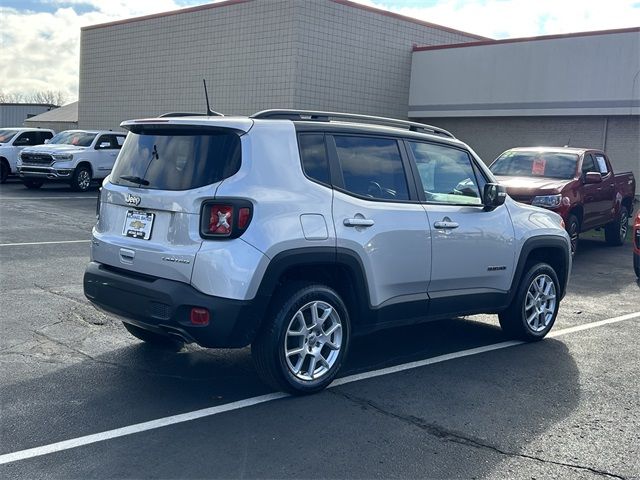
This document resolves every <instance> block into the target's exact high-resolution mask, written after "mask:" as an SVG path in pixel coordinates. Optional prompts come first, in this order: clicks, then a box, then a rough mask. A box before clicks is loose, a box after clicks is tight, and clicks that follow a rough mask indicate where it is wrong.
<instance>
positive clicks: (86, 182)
mask: <svg viewBox="0 0 640 480" xmlns="http://www.w3.org/2000/svg"><path fill="white" fill-rule="evenodd" d="M90 185H91V175H89V172H88V171H86V170H81V171H80V172H79V173H78V186H79V187H80V188H81V189H82V190H86V189H88V188H89V186H90Z"/></svg>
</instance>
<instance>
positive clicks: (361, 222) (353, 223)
mask: <svg viewBox="0 0 640 480" xmlns="http://www.w3.org/2000/svg"><path fill="white" fill-rule="evenodd" d="M342 223H344V226H345V227H370V226H371V225H373V224H374V223H375V222H374V221H373V220H370V219H368V218H345V219H344V222H342Z"/></svg>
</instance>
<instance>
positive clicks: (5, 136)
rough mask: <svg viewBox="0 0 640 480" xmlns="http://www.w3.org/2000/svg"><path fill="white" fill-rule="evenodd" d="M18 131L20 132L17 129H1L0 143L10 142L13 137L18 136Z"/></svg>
mask: <svg viewBox="0 0 640 480" xmlns="http://www.w3.org/2000/svg"><path fill="white" fill-rule="evenodd" d="M16 133H18V132H16V131H15V130H5V129H0V143H8V142H10V141H11V139H12V138H13V137H15V136H16Z"/></svg>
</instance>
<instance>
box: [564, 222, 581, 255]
mask: <svg viewBox="0 0 640 480" xmlns="http://www.w3.org/2000/svg"><path fill="white" fill-rule="evenodd" d="M567 233H568V234H569V237H570V239H571V255H572V256H573V255H575V254H576V252H577V251H578V239H579V237H580V222H579V221H578V217H576V216H575V215H569V221H568V222H567Z"/></svg>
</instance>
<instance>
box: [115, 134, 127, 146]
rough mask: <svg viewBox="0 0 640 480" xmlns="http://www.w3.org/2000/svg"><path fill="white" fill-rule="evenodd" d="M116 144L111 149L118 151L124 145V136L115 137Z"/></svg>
mask: <svg viewBox="0 0 640 480" xmlns="http://www.w3.org/2000/svg"><path fill="white" fill-rule="evenodd" d="M115 137H116V142H115V145H114V147H113V148H117V149H118V150H120V149H121V148H122V145H123V144H124V139H125V138H127V137H125V136H124V135H116V136H115Z"/></svg>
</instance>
